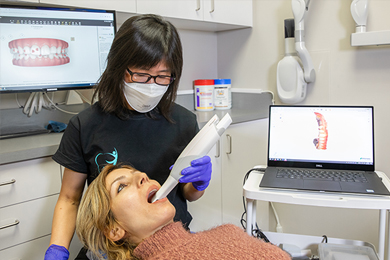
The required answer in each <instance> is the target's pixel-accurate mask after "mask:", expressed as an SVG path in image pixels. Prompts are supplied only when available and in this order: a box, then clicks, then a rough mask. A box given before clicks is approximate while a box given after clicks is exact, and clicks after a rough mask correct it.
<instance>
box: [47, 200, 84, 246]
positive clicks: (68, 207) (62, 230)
mask: <svg viewBox="0 0 390 260" xmlns="http://www.w3.org/2000/svg"><path fill="white" fill-rule="evenodd" d="M78 205H79V203H75V202H72V201H70V200H67V199H66V198H61V196H60V197H59V198H58V201H57V204H56V207H55V209H54V216H53V224H52V230H51V239H50V245H51V244H55V245H59V246H64V247H66V248H67V249H69V246H70V242H71V240H72V238H73V234H74V231H75V229H76V216H77V209H78Z"/></svg>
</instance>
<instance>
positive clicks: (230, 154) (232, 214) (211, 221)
mask: <svg viewBox="0 0 390 260" xmlns="http://www.w3.org/2000/svg"><path fill="white" fill-rule="evenodd" d="M267 124H268V120H267V119H261V120H255V121H250V122H245V123H239V124H233V125H231V126H230V127H229V128H228V129H227V130H226V132H225V133H224V134H223V135H222V136H221V138H220V142H219V143H217V144H216V146H214V147H213V148H212V150H211V151H210V153H209V154H208V155H209V156H210V157H211V159H212V163H213V173H212V180H211V182H210V185H209V187H208V188H207V189H206V192H205V194H204V195H203V197H202V198H201V199H199V200H198V201H195V202H190V203H188V207H189V211H190V213H191V215H192V216H193V221H192V223H191V225H190V228H191V230H192V231H200V230H205V229H210V228H212V227H214V226H216V225H220V224H224V223H232V224H235V225H237V226H241V224H240V220H241V214H242V213H243V212H244V207H243V199H242V197H241V196H237V194H242V193H243V190H242V186H243V180H244V176H245V174H246V172H247V171H248V170H250V169H251V168H252V167H253V166H255V165H259V164H265V160H266V154H267ZM205 216H207V217H205Z"/></svg>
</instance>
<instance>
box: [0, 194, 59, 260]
mask: <svg viewBox="0 0 390 260" xmlns="http://www.w3.org/2000/svg"><path fill="white" fill-rule="evenodd" d="M57 199H58V195H52V196H48V197H45V198H41V199H37V200H32V201H28V202H24V203H19V204H16V205H12V206H9V207H3V208H1V209H0V226H1V227H2V228H1V229H0V251H1V250H3V249H5V248H8V247H11V246H14V245H17V244H20V243H24V242H27V241H30V240H33V239H36V238H39V237H42V236H46V235H49V234H50V232H51V224H52V219H53V212H54V207H55V205H56V202H57ZM16 220H18V221H19V222H16ZM16 223H18V224H16ZM12 224H16V225H12ZM46 246H48V245H46ZM1 259H3V258H1Z"/></svg>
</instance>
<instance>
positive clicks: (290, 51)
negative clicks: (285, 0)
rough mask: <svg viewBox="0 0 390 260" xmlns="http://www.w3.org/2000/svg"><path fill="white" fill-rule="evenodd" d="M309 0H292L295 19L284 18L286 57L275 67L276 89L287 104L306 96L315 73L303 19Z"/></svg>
mask: <svg viewBox="0 0 390 260" xmlns="http://www.w3.org/2000/svg"><path fill="white" fill-rule="evenodd" d="M309 2H310V0H292V10H293V14H294V19H286V20H285V21H284V31H285V56H284V58H283V59H282V60H281V61H280V62H279V63H278V67H277V91H278V95H279V98H280V100H281V101H282V102H283V103H286V104H295V103H299V102H302V101H303V100H304V99H305V98H306V90H307V83H311V82H314V81H315V79H316V73H315V70H314V66H313V62H312V60H311V57H310V54H309V52H308V50H307V49H306V46H305V26H304V19H305V14H306V12H307V10H308V6H309Z"/></svg>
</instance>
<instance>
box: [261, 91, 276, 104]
mask: <svg viewBox="0 0 390 260" xmlns="http://www.w3.org/2000/svg"><path fill="white" fill-rule="evenodd" d="M262 92H264V93H270V94H271V95H272V101H271V103H272V105H274V104H275V94H274V92H272V91H271V90H264V91H262Z"/></svg>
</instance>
